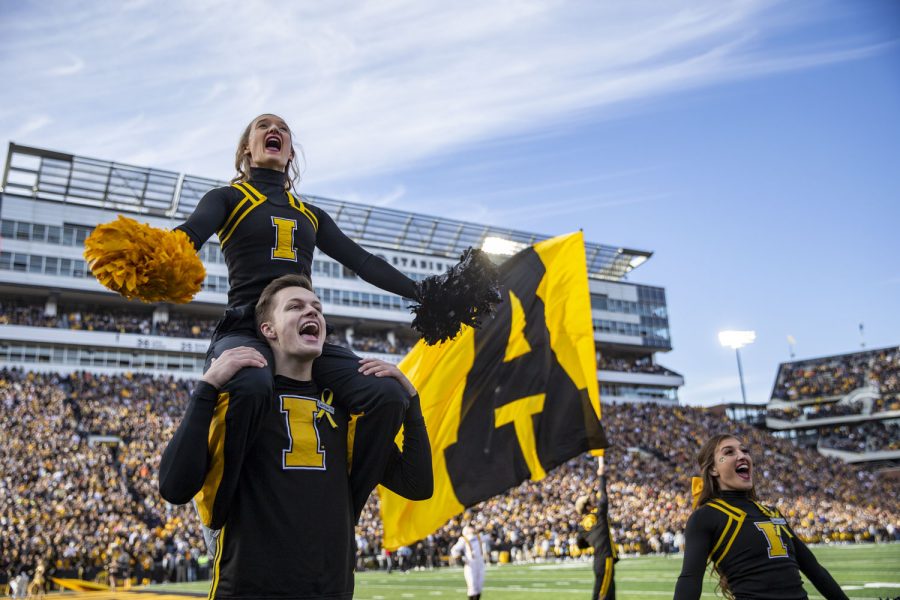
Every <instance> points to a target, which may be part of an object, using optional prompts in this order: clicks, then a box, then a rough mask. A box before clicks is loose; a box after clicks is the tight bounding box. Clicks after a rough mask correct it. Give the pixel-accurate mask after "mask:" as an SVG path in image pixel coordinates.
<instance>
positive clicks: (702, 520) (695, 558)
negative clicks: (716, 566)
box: [674, 507, 712, 600]
mask: <svg viewBox="0 0 900 600" xmlns="http://www.w3.org/2000/svg"><path fill="white" fill-rule="evenodd" d="M706 512H707V511H704V510H703V508H702V507H701V508H699V509H697V510H695V511H694V512H693V514H691V516H690V518H689V519H688V522H687V527H686V528H685V532H684V560H683V562H682V563H681V575H679V576H678V581H677V582H676V583H675V596H674V598H675V600H697V599H698V598H700V594H701V593H702V591H703V574H704V573H705V572H706V561H707V557H708V556H709V551H710V549H711V548H712V523H709V522H707V521H708V517H709V515H708V514H704V513H706Z"/></svg>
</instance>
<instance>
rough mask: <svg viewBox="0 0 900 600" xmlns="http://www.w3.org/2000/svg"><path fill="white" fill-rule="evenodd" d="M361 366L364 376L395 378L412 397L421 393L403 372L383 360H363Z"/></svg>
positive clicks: (360, 369) (360, 370)
mask: <svg viewBox="0 0 900 600" xmlns="http://www.w3.org/2000/svg"><path fill="white" fill-rule="evenodd" d="M359 364H360V365H361V366H360V367H359V372H360V373H362V374H363V375H374V376H375V377H393V378H394V379H396V380H397V381H399V382H400V385H402V386H403V389H405V390H406V392H407V393H408V394H409V395H410V397H412V396H415V395H416V394H418V393H419V392H418V390H416V388H415V386H414V385H413V384H412V382H411V381H410V380H409V379H407V378H406V375H404V374H403V371H401V370H400V369H398V368H397V365H393V364H391V363H389V362H385V361H383V360H378V359H377V358H363V359H360V361H359Z"/></svg>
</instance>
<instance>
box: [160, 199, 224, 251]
mask: <svg viewBox="0 0 900 600" xmlns="http://www.w3.org/2000/svg"><path fill="white" fill-rule="evenodd" d="M235 196H236V192H235V191H234V189H233V188H227V187H221V188H216V189H214V190H210V191H208V192H207V193H206V194H205V195H204V196H203V198H201V199H200V202H199V203H198V204H197V208H195V209H194V212H193V213H191V216H189V217H188V218H187V221H185V222H184V223H182V224H180V225H178V226H176V227H175V229H180V230H181V231H183V232H185V233H186V234H187V236H188V237H189V238H191V242H193V243H194V248H196V249H197V250H198V251H199V250H200V248H201V246H203V244H205V243H206V240H208V239H209V238H211V237H212V235H213V234H214V233H215V232H216V230H218V229H219V228H220V227H221V226H222V224H223V223H224V221H225V218H226V217H227V216H228V213H229V211H230V210H231V204H233V198H234V197H235Z"/></svg>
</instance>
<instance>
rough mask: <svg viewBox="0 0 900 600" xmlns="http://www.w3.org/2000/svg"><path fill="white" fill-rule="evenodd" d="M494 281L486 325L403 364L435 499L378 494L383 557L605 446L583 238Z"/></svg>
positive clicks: (534, 254) (532, 252) (556, 245)
mask: <svg viewBox="0 0 900 600" xmlns="http://www.w3.org/2000/svg"><path fill="white" fill-rule="evenodd" d="M500 277H501V289H502V293H503V297H504V302H502V303H501V304H500V305H499V306H498V308H497V313H496V314H495V315H494V317H493V318H492V319H490V320H489V321H487V322H485V323H484V324H483V325H482V326H481V328H480V329H478V330H474V329H472V328H469V327H466V328H465V330H464V331H463V332H462V333H461V334H460V335H459V336H457V338H455V339H454V340H452V341H450V342H445V343H443V344H438V345H436V346H427V345H425V343H424V342H422V341H419V343H418V344H417V345H416V346H415V347H414V348H413V349H412V351H411V352H410V353H409V354H408V355H407V356H406V358H404V359H403V361H402V362H401V363H400V369H401V370H402V371H403V372H404V373H405V374H406V375H407V377H409V379H410V380H411V381H412V382H413V384H415V386H416V388H417V389H418V390H419V396H420V398H421V402H422V412H423V413H424V416H425V424H426V426H427V428H428V436H429V438H430V440H431V452H432V465H433V467H434V496H432V498H431V499H430V500H426V501H423V502H411V501H409V500H406V499H404V498H401V497H400V496H398V495H396V494H394V493H392V492H391V491H389V490H387V489H385V488H384V487H379V495H380V498H381V517H382V521H383V523H384V546H385V548H388V549H396V548H398V547H400V546H403V545H406V544H410V543H412V542H415V541H416V540H420V539H422V538H424V537H425V536H427V535H428V534H430V533H432V532H434V531H435V530H436V529H438V528H439V527H441V526H442V525H443V524H444V523H445V522H446V521H447V520H448V519H449V518H451V517H453V516H454V515H457V514H459V513H461V512H462V511H463V510H464V509H465V508H466V507H469V506H472V505H474V504H477V503H478V502H481V501H482V500H486V499H487V498H490V497H492V496H495V495H497V494H500V493H502V492H504V491H506V490H508V489H509V488H512V487H514V486H516V485H518V484H519V483H521V482H522V481H524V480H525V479H531V480H533V481H538V480H540V479H543V478H544V477H545V476H546V474H547V472H548V471H550V470H551V469H553V468H554V467H556V466H558V465H560V464H562V463H563V462H565V461H567V460H569V459H570V458H572V457H574V456H577V455H579V454H582V453H584V452H587V451H589V450H590V451H595V453H596V451H600V450H602V449H603V448H605V447H606V446H607V443H606V436H605V435H604V432H603V427H602V426H601V424H600V395H599V390H598V387H597V357H596V353H595V352H596V351H595V347H594V331H593V324H592V320H591V302H590V292H589V290H588V281H587V264H586V262H585V251H584V237H583V235H582V233H581V232H577V233H572V234H569V235H564V236H560V237H556V238H552V239H549V240H545V241H543V242H539V243H537V244H535V245H533V246H531V247H529V248H526V249H524V250H522V251H521V252H519V253H518V254H516V255H515V256H513V257H511V258H510V259H509V260H507V261H506V262H505V263H504V264H503V265H501V267H500ZM401 440H402V431H401V433H400V435H398V439H397V442H398V444H399V443H400V441H401Z"/></svg>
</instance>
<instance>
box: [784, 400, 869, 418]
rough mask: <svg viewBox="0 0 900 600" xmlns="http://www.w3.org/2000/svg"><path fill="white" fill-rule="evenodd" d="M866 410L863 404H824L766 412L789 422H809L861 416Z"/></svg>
mask: <svg viewBox="0 0 900 600" xmlns="http://www.w3.org/2000/svg"><path fill="white" fill-rule="evenodd" d="M864 408H865V405H864V404H863V403H862V402H846V403H845V402H824V403H821V404H808V405H806V406H789V407H785V408H780V409H777V408H770V409H768V410H767V411H766V415H767V416H769V417H773V418H776V419H785V420H787V421H808V420H810V419H827V418H828V417H844V416H847V415H861V414H863V409H864Z"/></svg>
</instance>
